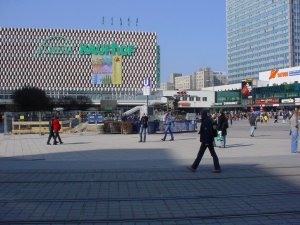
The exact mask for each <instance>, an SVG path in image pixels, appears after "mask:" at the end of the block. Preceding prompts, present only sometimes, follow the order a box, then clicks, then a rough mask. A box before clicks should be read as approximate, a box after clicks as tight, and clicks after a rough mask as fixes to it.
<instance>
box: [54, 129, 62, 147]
mask: <svg viewBox="0 0 300 225" xmlns="http://www.w3.org/2000/svg"><path fill="white" fill-rule="evenodd" d="M57 138H58V141H59V143H62V141H61V139H60V136H59V131H58V130H56V131H54V144H55V143H56V142H57V140H56V139H57Z"/></svg>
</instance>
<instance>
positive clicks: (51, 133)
mask: <svg viewBox="0 0 300 225" xmlns="http://www.w3.org/2000/svg"><path fill="white" fill-rule="evenodd" d="M51 138H53V139H54V132H53V130H51V131H49V136H48V140H47V143H50V140H51Z"/></svg>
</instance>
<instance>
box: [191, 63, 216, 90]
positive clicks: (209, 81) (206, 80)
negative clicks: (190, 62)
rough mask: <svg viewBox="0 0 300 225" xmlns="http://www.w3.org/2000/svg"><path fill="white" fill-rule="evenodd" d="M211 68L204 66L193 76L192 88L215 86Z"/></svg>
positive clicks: (199, 88)
mask: <svg viewBox="0 0 300 225" xmlns="http://www.w3.org/2000/svg"><path fill="white" fill-rule="evenodd" d="M212 74H213V73H212V71H211V69H210V68H202V69H200V70H199V71H197V72H194V73H193V75H192V76H191V80H192V89H193V90H201V89H202V88H204V87H209V86H213V75H212Z"/></svg>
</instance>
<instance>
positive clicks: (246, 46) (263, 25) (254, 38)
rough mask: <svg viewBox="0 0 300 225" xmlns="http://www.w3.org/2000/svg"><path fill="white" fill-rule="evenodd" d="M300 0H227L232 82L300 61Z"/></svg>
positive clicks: (254, 76) (299, 63) (228, 60)
mask: <svg viewBox="0 0 300 225" xmlns="http://www.w3.org/2000/svg"><path fill="white" fill-rule="evenodd" d="M299 5H300V1H299V0H239V1H236V0H226V32H227V65H228V79H229V83H239V82H241V80H244V79H246V78H258V76H259V72H262V71H267V70H271V69H275V68H278V69H280V68H286V67H294V66H299V65H300V54H299V53H300V19H299V14H300V8H299Z"/></svg>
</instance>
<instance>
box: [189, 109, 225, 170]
mask: <svg viewBox="0 0 300 225" xmlns="http://www.w3.org/2000/svg"><path fill="white" fill-rule="evenodd" d="M199 134H200V142H201V145H200V149H199V152H198V155H197V157H196V159H195V161H194V163H193V164H192V165H191V166H188V167H187V168H188V169H189V170H190V171H192V172H195V171H196V169H197V168H198V166H199V164H200V162H201V159H202V157H203V155H204V153H205V150H206V148H208V149H209V152H210V154H211V156H212V158H213V162H214V169H213V170H212V172H214V173H220V172H221V167H220V164H219V158H218V156H217V153H216V152H215V149H214V145H213V141H214V130H213V122H212V119H211V118H210V117H208V114H207V111H203V112H202V121H201V126H200V131H199Z"/></svg>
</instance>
